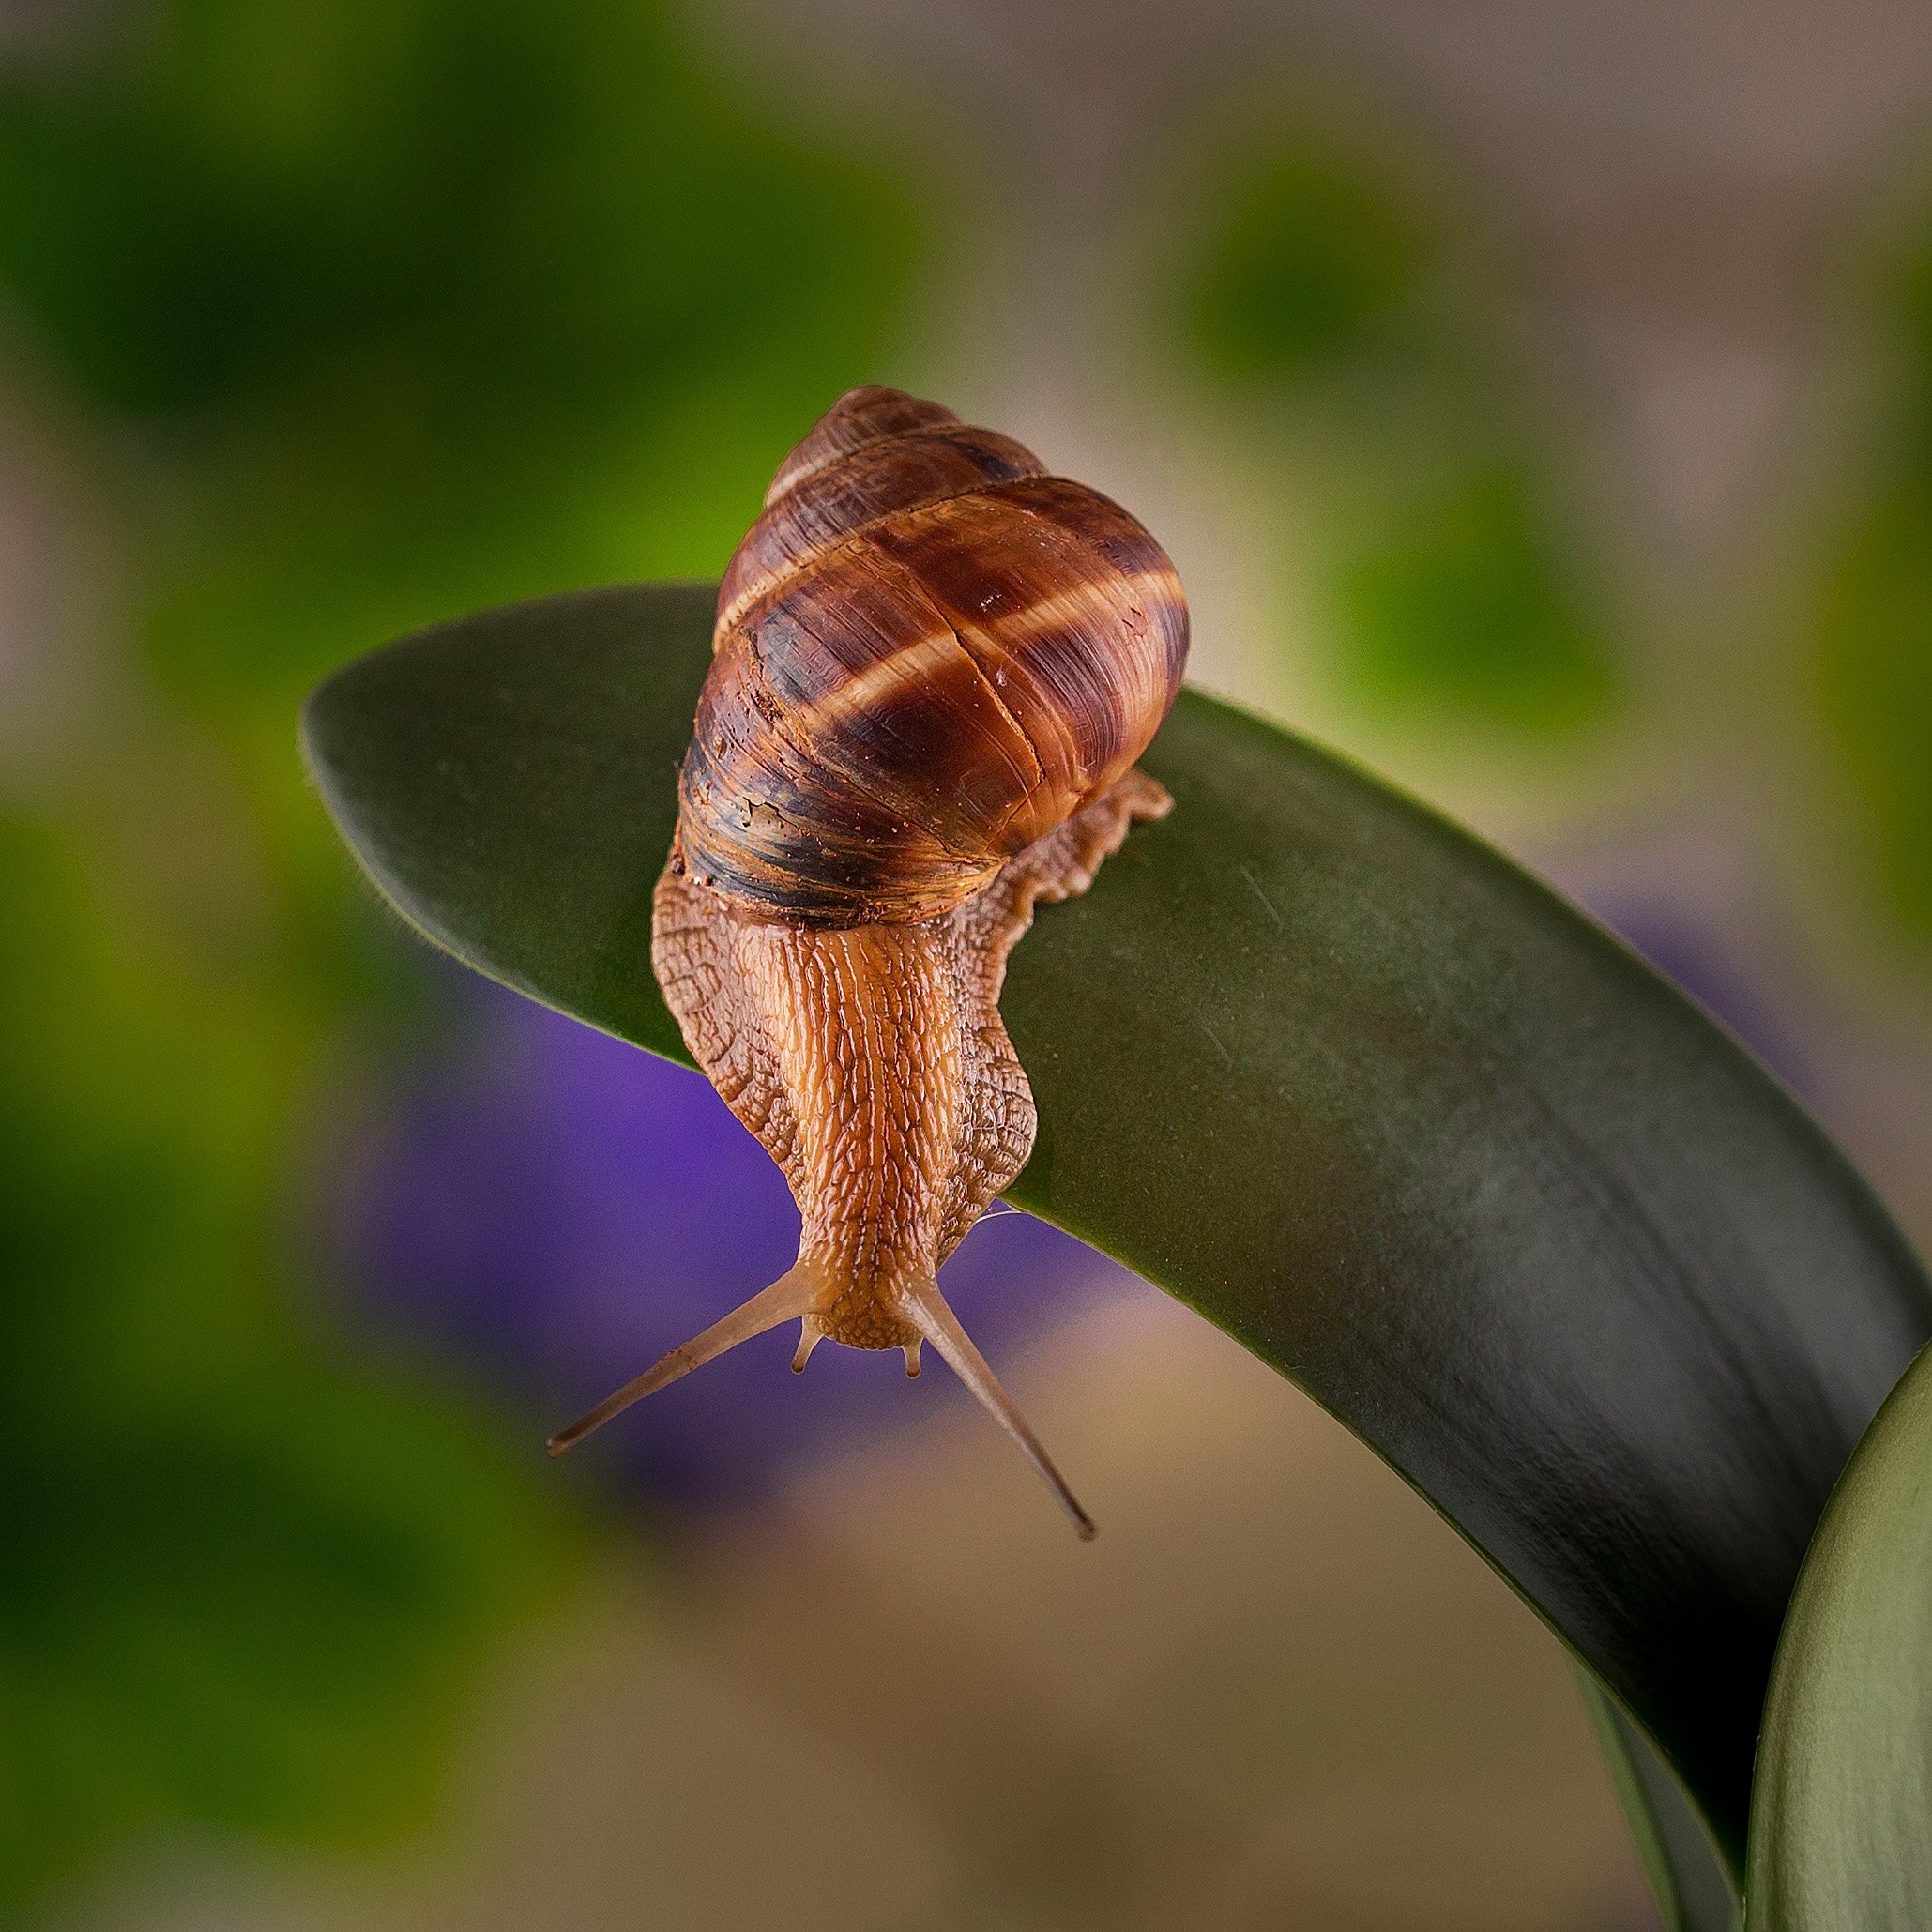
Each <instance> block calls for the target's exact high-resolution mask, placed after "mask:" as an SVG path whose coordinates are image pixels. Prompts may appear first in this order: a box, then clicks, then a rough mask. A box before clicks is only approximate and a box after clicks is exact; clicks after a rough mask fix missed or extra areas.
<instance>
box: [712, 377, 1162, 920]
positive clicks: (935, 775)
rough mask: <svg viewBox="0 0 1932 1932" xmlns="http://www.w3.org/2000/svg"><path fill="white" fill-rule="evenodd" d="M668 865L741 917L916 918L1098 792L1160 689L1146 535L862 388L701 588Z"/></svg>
mask: <svg viewBox="0 0 1932 1932" xmlns="http://www.w3.org/2000/svg"><path fill="white" fill-rule="evenodd" d="M714 648H715V656H714V659H713V662H712V666H711V671H710V675H709V677H708V678H707V681H706V685H705V690H704V692H703V694H702V696H701V697H700V699H699V703H698V715H697V728H696V732H695V735H694V738H693V741H692V750H691V753H690V755H689V757H688V758H687V760H686V763H685V768H684V775H683V781H682V790H681V798H680V803H681V811H680V838H681V842H682V848H683V854H684V860H685V863H686V865H687V867H688V869H689V871H690V872H691V874H692V876H694V877H695V878H697V879H698V880H699V881H700V882H703V883H707V884H710V885H712V886H714V887H715V888H716V889H717V890H719V891H721V892H723V894H725V895H726V896H727V897H728V898H731V899H733V900H735V901H737V902H738V903H740V904H743V905H746V907H747V909H748V910H752V911H754V912H758V911H762V912H763V913H765V914H766V915H768V916H769V917H773V918H783V919H788V920H799V921H803V922H807V923H816V924H826V925H864V924H874V923H887V922H899V921H904V920H921V919H928V918H932V917H935V916H936V915H938V914H939V913H942V912H945V911H948V910H950V909H951V907H953V906H955V905H959V904H961V903H962V902H963V901H964V900H965V899H966V897H967V896H968V895H970V894H971V893H972V892H973V891H975V890H978V889H979V888H981V887H982V886H983V885H985V884H986V883H987V882H988V881H989V880H990V879H991V878H992V877H993V876H994V875H995V874H996V873H997V871H998V869H999V867H1000V866H1001V865H1002V864H1003V863H1004V862H1005V861H1006V860H1008V859H1009V858H1011V857H1012V856H1013V855H1014V854H1015V853H1017V852H1019V851H1021V850H1022V849H1024V848H1025V847H1026V846H1027V845H1028V844H1032V843H1033V841H1035V840H1036V839H1038V838H1040V837H1042V835H1043V834H1044V833H1046V832H1048V831H1050V830H1051V829H1053V828H1054V827H1055V826H1057V825H1058V824H1060V823H1062V822H1063V821H1064V820H1065V819H1066V818H1067V817H1068V816H1070V815H1071V814H1072V813H1073V812H1074V811H1076V810H1078V809H1079V808H1080V807H1081V806H1082V805H1083V804H1085V803H1087V802H1088V800H1090V799H1094V798H1097V797H1099V796H1100V795H1101V794H1102V793H1103V792H1104V791H1105V790H1106V789H1107V788H1108V787H1109V786H1110V785H1111V784H1112V783H1114V782H1115V781H1116V780H1117V779H1118V777H1119V776H1120V775H1121V774H1122V773H1123V772H1124V771H1125V770H1126V769H1127V768H1129V767H1130V766H1131V765H1132V764H1133V760H1134V759H1135V758H1136V757H1138V756H1139V754H1140V753H1141V752H1142V751H1143V750H1144V749H1145V747H1146V745H1147V743H1148V741H1149V738H1152V736H1153V734H1154V732H1155V730H1156V729H1157V728H1158V727H1159V725H1160V723H1161V721H1162V719H1163V718H1164V717H1165V715H1166V713H1167V709H1168V707H1170V706H1171V705H1172V703H1173V701H1174V696H1175V692H1177V690H1178V689H1179V681H1180V673H1181V667H1182V664H1183V662H1184V661H1185V658H1186V653H1187V613H1186V605H1185V602H1184V601H1183V598H1182V594H1181V589H1180V586H1179V579H1178V578H1177V577H1176V575H1175V572H1174V568H1173V565H1172V564H1171V563H1170V562H1169V561H1168V559H1167V556H1166V555H1165V553H1164V551H1163V550H1162V549H1161V547H1160V545H1159V544H1157V543H1156V542H1155V541H1154V540H1153V539H1152V538H1151V537H1150V536H1149V535H1148V533H1147V532H1146V530H1144V529H1143V528H1142V527H1141V526H1140V525H1139V524H1137V523H1136V522H1135V521H1134V520H1133V518H1132V517H1131V516H1129V515H1128V514H1127V512H1126V511H1124V510H1121V509H1119V508H1118V505H1116V504H1114V503H1112V502H1110V501H1109V500H1108V499H1107V498H1106V497H1104V496H1102V495H1100V494H1098V493H1097V492H1095V491H1092V490H1088V489H1086V488H1085V487H1084V486H1082V485H1080V484H1078V483H1072V482H1069V481H1066V480H1065V479H1060V478H1056V477H1050V476H1048V475H1046V474H1045V472H1044V469H1043V467H1042V464H1040V462H1039V461H1038V459H1037V458H1035V457H1034V456H1033V455H1032V454H1031V453H1030V452H1029V451H1028V450H1027V449H1024V448H1023V447H1022V446H1021V445H1019V444H1018V443H1015V442H1013V441H1012V439H1011V438H1010V437H1006V436H1002V435H998V434H996V433H994V432H992V431H990V430H981V429H975V428H972V427H970V426H968V425H966V424H964V423H962V422H961V421H960V420H959V419H958V418H956V417H955V416H953V415H952V413H951V411H949V410H946V409H942V408H940V407H939V406H938V405H936V404H935V403H922V402H919V401H917V400H916V399H914V398H912V397H910V396H905V395H902V394H901V393H900V392H899V391H897V390H893V389H884V388H863V389H854V390H852V391H851V392H850V393H849V394H848V395H846V396H844V397H843V398H841V399H840V401H839V402H838V403H835V404H834V405H833V406H832V408H831V409H830V410H829V411H828V413H827V414H826V416H825V417H824V418H822V419H821V420H820V422H819V423H818V424H817V425H816V426H815V427H814V429H813V431H812V432H811V434H809V435H807V436H806V437H805V439H804V440H803V441H802V442H801V443H799V446H798V448H797V449H794V450H793V451H792V453H791V455H790V456H788V457H787V458H786V459H785V461H784V463H783V464H782V465H781V466H780V468H779V471H778V474H777V476H776V477H775V478H774V479H773V481H772V485H771V489H770V491H769V493H768V495H767V498H766V510H765V513H764V514H763V515H762V516H761V517H760V518H759V520H758V522H757V523H756V524H755V525H753V528H752V530H751V532H750V534H749V535H748V536H747V537H746V538H745V540H744V542H743V543H742V544H741V545H740V546H739V548H738V554H737V555H736V556H734V558H733V559H732V563H731V567H730V569H729V570H727V572H726V574H725V578H724V582H723V586H721V588H720V592H719V607H718V628H717V633H716V637H715V640H714Z"/></svg>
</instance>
